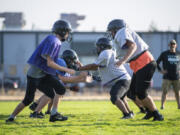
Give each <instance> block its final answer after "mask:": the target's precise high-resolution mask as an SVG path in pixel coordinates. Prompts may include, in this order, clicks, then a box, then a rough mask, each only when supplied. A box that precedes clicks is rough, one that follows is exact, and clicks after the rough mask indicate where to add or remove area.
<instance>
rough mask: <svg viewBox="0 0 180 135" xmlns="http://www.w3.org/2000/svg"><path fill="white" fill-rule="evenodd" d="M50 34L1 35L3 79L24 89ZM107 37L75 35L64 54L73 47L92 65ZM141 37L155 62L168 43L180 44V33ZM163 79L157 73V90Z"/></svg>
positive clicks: (83, 59)
mask: <svg viewBox="0 0 180 135" xmlns="http://www.w3.org/2000/svg"><path fill="white" fill-rule="evenodd" d="M49 33H50V32H49V31H0V53H1V54H0V62H1V64H3V65H4V75H5V76H12V77H19V78H20V79H21V82H22V86H23V85H25V82H26V72H27V69H28V65H27V60H28V58H29V57H30V56H31V54H32V52H33V51H34V50H35V48H36V47H37V45H38V44H39V43H40V42H41V41H42V40H43V39H44V38H45V37H46V36H47V35H48V34H49ZM104 34H105V33H103V32H98V33H97V32H75V33H73V36H72V37H73V40H72V42H71V45H69V44H68V43H65V44H63V45H62V50H65V49H68V48H70V47H71V48H72V49H74V50H75V51H76V52H77V54H78V55H79V57H80V60H81V61H82V63H83V64H88V63H91V62H93V61H94V60H95V58H96V57H97V56H96V55H95V44H94V43H95V41H96V40H97V39H98V38H99V37H102V36H103V35H104ZM139 35H140V36H141V37H142V38H143V39H144V40H145V42H147V43H148V45H149V46H150V51H151V52H152V54H153V55H154V57H155V59H157V58H158V56H159V55H160V53H161V52H162V51H165V50H167V49H168V42H169V41H170V40H171V39H176V40H177V42H178V43H180V33H173V32H155V33H153V32H150V33H148V32H142V33H140V32H139ZM178 50H180V46H178ZM60 53H62V52H60ZM161 78H162V75H161V74H159V73H158V72H156V73H155V75H154V77H153V82H154V87H161V82H162V79H161Z"/></svg>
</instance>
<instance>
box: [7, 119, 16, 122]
mask: <svg viewBox="0 0 180 135" xmlns="http://www.w3.org/2000/svg"><path fill="white" fill-rule="evenodd" d="M6 122H14V118H8V119H7V120H6Z"/></svg>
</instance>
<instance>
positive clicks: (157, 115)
mask: <svg viewBox="0 0 180 135" xmlns="http://www.w3.org/2000/svg"><path fill="white" fill-rule="evenodd" d="M153 113H154V119H153V121H163V120H164V117H163V115H162V114H160V113H159V112H158V111H154V112H153Z"/></svg>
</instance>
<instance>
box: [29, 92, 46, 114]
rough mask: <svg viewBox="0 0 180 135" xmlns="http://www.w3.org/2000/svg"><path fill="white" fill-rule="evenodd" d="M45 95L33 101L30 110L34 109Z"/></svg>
mask: <svg viewBox="0 0 180 135" xmlns="http://www.w3.org/2000/svg"><path fill="white" fill-rule="evenodd" d="M44 96H45V95H42V96H41V97H40V98H39V99H38V100H37V101H35V102H33V103H32V104H31V105H30V106H29V109H31V110H32V111H35V109H36V107H37V106H38V104H39V102H40V100H41V99H42V98H43V97H44Z"/></svg>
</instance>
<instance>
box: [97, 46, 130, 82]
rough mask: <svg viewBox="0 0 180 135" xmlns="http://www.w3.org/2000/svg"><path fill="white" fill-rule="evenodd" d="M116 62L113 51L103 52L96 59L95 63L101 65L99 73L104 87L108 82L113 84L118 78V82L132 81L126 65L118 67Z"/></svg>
mask: <svg viewBox="0 0 180 135" xmlns="http://www.w3.org/2000/svg"><path fill="white" fill-rule="evenodd" d="M116 62H117V59H116V54H115V52H114V51H113V50H112V49H108V50H104V51H102V52H101V53H100V55H99V56H98V58H97V59H96V61H95V62H94V63H95V64H96V65H100V67H99V72H100V76H101V78H102V84H103V85H104V84H106V83H108V82H111V81H112V80H114V79H115V78H118V79H116V80H120V79H126V80H130V79H131V77H130V75H129V74H128V72H127V71H126V69H125V67H124V65H121V66H119V67H117V66H115V63H116Z"/></svg>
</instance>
